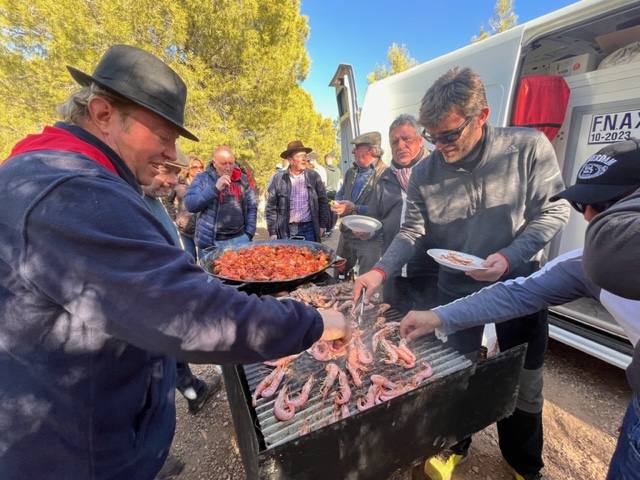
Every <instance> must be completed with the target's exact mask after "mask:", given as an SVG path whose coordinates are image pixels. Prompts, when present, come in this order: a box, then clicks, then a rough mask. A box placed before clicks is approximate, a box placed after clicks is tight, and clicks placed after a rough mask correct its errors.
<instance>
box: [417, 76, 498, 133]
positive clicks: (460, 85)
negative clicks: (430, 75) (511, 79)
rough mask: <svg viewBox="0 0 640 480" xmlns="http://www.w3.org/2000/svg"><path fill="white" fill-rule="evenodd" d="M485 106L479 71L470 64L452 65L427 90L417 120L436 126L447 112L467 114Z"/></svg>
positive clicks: (428, 125) (471, 113)
mask: <svg viewBox="0 0 640 480" xmlns="http://www.w3.org/2000/svg"><path fill="white" fill-rule="evenodd" d="M485 107H487V95H486V94H485V90H484V84H483V83H482V80H481V79H480V75H478V74H477V73H476V72H474V71H473V70H471V69H470V68H460V67H454V68H452V69H451V70H449V71H448V72H447V73H445V74H444V75H442V76H441V77H440V78H438V79H437V80H436V81H435V83H434V84H433V85H431V87H430V88H429V90H427V93H425V94H424V97H423V98H422V103H421V105H420V118H419V120H420V124H421V125H422V126H423V127H425V128H435V127H436V126H437V125H438V123H440V122H441V121H442V119H443V118H444V117H445V116H446V115H448V114H449V113H457V114H458V115H460V116H462V117H465V118H470V117H474V116H476V115H479V114H480V113H481V112H482V109H483V108H485Z"/></svg>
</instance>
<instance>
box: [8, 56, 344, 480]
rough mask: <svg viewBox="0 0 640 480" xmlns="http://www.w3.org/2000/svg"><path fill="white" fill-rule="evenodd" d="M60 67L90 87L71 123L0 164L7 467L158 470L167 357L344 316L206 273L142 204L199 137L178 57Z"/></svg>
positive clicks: (248, 352) (269, 344)
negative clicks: (246, 290) (181, 144)
mask: <svg viewBox="0 0 640 480" xmlns="http://www.w3.org/2000/svg"><path fill="white" fill-rule="evenodd" d="M69 70H70V72H71V74H72V76H73V77H74V78H75V79H76V80H77V81H78V82H79V83H80V84H81V85H82V86H83V88H81V89H80V90H79V91H78V92H76V93H74V94H72V95H71V97H70V98H69V100H68V101H67V102H66V103H65V104H64V105H62V106H61V108H60V112H61V113H62V117H63V118H64V122H60V123H57V124H56V125H55V126H53V127H46V128H45V129H44V130H43V131H42V132H41V133H39V134H35V135H29V136H27V137H26V138H25V139H23V140H22V141H20V142H18V144H16V145H15V147H14V148H13V150H12V152H11V154H10V157H9V159H8V160H7V161H6V162H5V163H4V164H3V165H2V167H1V168H0V203H1V204H2V205H3V208H2V210H1V211H0V224H1V225H2V226H3V228H1V229H0V244H2V245H3V248H2V249H0V271H1V272H2V274H1V275H0V311H1V312H2V315H0V331H1V332H2V335H0V418H2V419H3V427H2V429H0V477H2V478H11V479H34V478H37V479H62V478H74V479H75V478H78V479H80V478H93V479H123V480H124V479H132V478H135V479H141V480H151V479H153V478H154V477H155V476H156V474H157V473H158V471H159V470H160V468H161V466H162V464H163V462H164V461H165V458H166V456H167V453H168V450H169V447H170V445H171V441H172V438H173V433H174V428H175V405H174V387H175V376H176V372H175V368H176V366H175V363H176V359H177V360H179V361H184V362H192V363H207V362H212V363H244V362H254V361H261V360H265V359H272V358H278V357H281V356H284V355H289V354H293V353H297V352H300V351H302V350H304V349H306V348H308V347H309V346H310V345H311V344H312V343H313V342H314V341H316V340H317V339H319V338H321V337H324V338H335V337H342V336H344V335H345V333H346V332H345V328H346V327H345V325H344V323H345V322H344V319H343V318H340V317H337V316H335V314H333V313H331V314H328V313H325V312H318V311H316V310H314V309H312V308H310V307H306V306H304V305H302V304H300V303H296V302H293V301H283V302H279V301H277V300H275V299H272V298H269V297H262V298H258V297H256V296H251V297H248V296H247V295H245V294H243V293H238V292H237V291H236V290H235V289H233V288H229V287H226V286H224V285H222V284H221V283H220V282H218V281H216V280H214V281H212V282H208V281H207V279H208V278H207V275H206V274H205V273H204V272H203V271H202V270H201V269H200V268H198V267H197V266H196V265H194V264H193V263H191V261H190V257H189V256H188V255H186V254H185V253H184V252H183V251H182V250H180V249H179V248H177V247H175V246H174V245H173V244H172V239H171V235H170V234H169V232H168V231H167V229H166V228H165V227H164V226H163V225H162V223H161V222H159V221H158V220H157V219H156V218H155V217H154V215H153V214H152V212H151V211H150V210H149V208H148V207H147V205H146V204H145V203H144V201H143V199H142V192H141V189H140V185H150V184H151V183H152V181H153V179H154V177H156V175H157V174H158V173H159V172H160V169H161V168H162V166H163V165H165V164H166V163H167V162H170V161H175V159H176V140H177V139H178V136H180V135H182V136H184V137H187V138H190V139H192V140H196V136H195V135H193V134H192V133H191V132H189V131H188V130H187V129H186V128H185V127H184V107H185V102H186V94H187V88H186V86H185V84H184V82H183V81H182V79H181V78H180V77H179V76H178V75H177V74H176V73H175V72H174V71H173V70H172V69H171V68H169V67H168V66H167V65H166V64H164V63H163V62H162V61H161V60H160V59H158V58H157V57H155V56H153V55H151V54H149V53H147V52H145V51H144V50H140V49H138V48H134V47H130V46H126V45H116V46H114V47H111V48H110V49H109V50H107V52H106V53H105V54H104V56H103V57H102V59H101V61H100V63H99V64H98V66H97V67H96V69H95V71H94V73H93V75H88V74H86V73H83V72H80V71H79V70H76V69H74V68H71V67H69ZM176 299H188V308H185V304H184V303H183V302H180V301H176ZM34 452H36V453H34Z"/></svg>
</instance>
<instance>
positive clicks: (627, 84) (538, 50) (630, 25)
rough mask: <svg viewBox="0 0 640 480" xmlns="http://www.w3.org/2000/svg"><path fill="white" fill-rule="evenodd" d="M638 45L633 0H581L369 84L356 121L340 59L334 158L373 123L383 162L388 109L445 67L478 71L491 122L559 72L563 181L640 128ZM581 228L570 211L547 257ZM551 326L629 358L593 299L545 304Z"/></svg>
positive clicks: (406, 107) (577, 341)
mask: <svg viewBox="0 0 640 480" xmlns="http://www.w3.org/2000/svg"><path fill="white" fill-rule="evenodd" d="M636 42H638V43H637V44H636ZM624 47H627V48H626V50H624V51H623V48H624ZM636 51H639V52H640V1H625V0H582V1H580V2H578V3H575V4H573V5H570V6H568V7H565V8H562V9H560V10H557V11H555V12H553V13H550V14H548V15H545V16H543V17H540V18H537V19H535V20H532V21H530V22H527V23H524V24H522V25H518V26H516V27H514V28H512V29H510V30H508V31H506V32H503V33H500V34H497V35H494V36H492V37H490V38H488V39H487V40H484V41H482V42H479V43H476V44H471V45H468V46H466V47H463V48H461V49H459V50H456V51H453V52H451V53H448V54H446V55H442V56H440V57H438V58H434V59H433V60H430V61H428V62H425V63H423V64H421V65H418V66H416V67H414V68H412V69H410V70H407V71H405V72H402V73H400V74H397V75H393V76H391V77H388V78H386V79H384V80H380V81H378V82H375V83H373V84H372V85H369V87H368V89H367V92H366V95H365V99H364V105H363V106H362V111H361V113H360V118H359V122H358V121H357V119H356V117H357V108H358V107H357V102H356V101H355V98H356V95H355V89H354V81H353V72H352V71H351V67H350V66H348V65H340V67H339V68H338V70H337V71H336V74H335V76H334V78H333V79H332V81H331V83H330V85H331V86H334V87H336V92H337V95H338V98H337V99H338V109H339V114H340V126H341V139H342V158H343V164H342V167H343V168H345V167H347V166H348V164H350V163H351V160H350V159H351V156H350V153H349V141H350V140H351V139H352V138H353V137H354V136H356V135H358V134H359V132H367V131H372V130H377V131H379V132H381V133H382V138H383V148H384V150H385V157H386V158H385V160H386V161H387V162H388V161H389V160H390V158H389V152H390V148H389V145H388V138H387V135H386V133H387V131H388V128H389V125H390V124H391V122H392V121H393V119H394V118H395V117H397V116H398V115H399V114H401V113H410V114H413V115H415V116H417V115H418V110H419V108H420V100H421V99H422V97H423V95H424V93H425V91H426V90H427V88H428V87H429V86H430V85H431V84H432V83H433V82H434V81H435V80H436V79H437V78H438V77H439V76H441V75H442V74H444V73H445V72H446V71H447V70H449V69H450V68H452V67H454V66H462V67H470V68H472V69H473V70H475V71H476V72H478V73H479V74H480V76H481V77H482V79H483V81H484V84H485V87H486V91H487V98H488V101H489V105H490V107H491V115H490V118H489V121H490V122H491V123H492V124H493V125H496V126H508V125H511V113H512V109H513V105H514V101H515V96H516V92H517V88H518V85H519V82H520V79H521V78H522V77H525V76H528V75H533V74H536V75H551V74H555V75H558V74H560V75H563V76H564V77H565V81H566V82H567V84H568V86H569V88H570V98H569V104H568V107H567V112H566V116H565V119H564V123H563V124H562V126H561V128H560V130H559V132H558V134H557V136H556V137H555V138H554V140H553V145H554V148H555V150H556V153H557V156H558V160H559V163H560V167H561V170H562V172H563V175H564V180H565V182H566V183H567V184H571V183H573V181H574V179H575V177H576V173H577V168H578V167H579V166H580V165H581V163H582V162H583V161H584V159H586V158H587V157H588V156H589V155H590V154H591V153H593V152H595V151H597V150H599V149H600V148H602V147H603V146H604V145H606V144H607V143H611V142H615V141H619V140H624V139H626V138H629V137H630V136H634V137H640V54H638V55H636V54H635V52H636ZM614 58H615V60H613V59H614ZM605 65H606V66H607V68H604V67H605ZM585 228H586V222H585V221H584V219H583V218H582V216H581V215H579V214H577V213H576V212H572V214H571V219H570V221H569V224H568V225H567V227H566V228H565V229H564V231H563V232H562V233H561V234H560V235H558V237H556V239H555V240H554V241H553V242H552V243H551V244H550V245H549V247H548V248H547V256H548V258H553V257H555V256H556V255H558V254H560V253H563V252H566V251H569V250H572V249H575V248H579V247H581V246H582V245H583V239H584V232H585ZM638 313H639V315H640V312H638ZM550 336H551V337H552V338H554V339H556V340H559V341H561V342H563V343H566V344H568V345H571V346H573V347H575V348H578V349H580V350H582V351H584V352H587V353H589V354H591V355H593V356H595V357H598V358H600V359H602V360H605V361H607V362H609V363H611V364H613V365H616V366H619V367H622V368H624V367H626V366H627V365H628V364H629V362H630V360H631V357H630V355H631V352H632V347H631V344H630V342H629V341H628V339H627V337H626V336H625V334H624V332H623V331H622V329H621V328H620V327H619V326H618V324H617V323H616V322H615V321H614V320H613V318H612V317H611V316H610V315H609V314H608V312H606V311H605V310H604V308H603V307H602V306H601V305H600V304H599V303H598V302H597V301H593V300H589V299H581V300H578V301H575V302H571V303H568V304H566V305H563V306H560V307H556V308H553V309H552V310H551V315H550Z"/></svg>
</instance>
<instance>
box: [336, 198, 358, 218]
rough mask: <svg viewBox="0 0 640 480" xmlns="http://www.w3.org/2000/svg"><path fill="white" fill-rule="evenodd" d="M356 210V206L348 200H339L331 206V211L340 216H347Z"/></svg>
mask: <svg viewBox="0 0 640 480" xmlns="http://www.w3.org/2000/svg"><path fill="white" fill-rule="evenodd" d="M355 210H356V204H355V203H353V202H350V201H349V200H339V201H336V202H335V203H334V204H333V205H331V211H332V212H334V213H337V214H338V215H340V216H344V215H349V214H350V213H352V212H354V211H355Z"/></svg>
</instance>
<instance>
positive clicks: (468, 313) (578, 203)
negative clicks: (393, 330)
mask: <svg viewBox="0 0 640 480" xmlns="http://www.w3.org/2000/svg"><path fill="white" fill-rule="evenodd" d="M638 188H640V145H639V144H638V141H637V140H630V141H626V142H622V143H617V144H614V145H611V146H607V147H605V148H603V149H601V150H600V151H599V152H598V153H596V154H594V155H592V156H590V157H589V158H588V159H587V161H586V162H585V163H584V165H583V166H582V167H581V168H580V171H579V172H578V178H577V180H576V183H575V185H573V186H572V187H569V188H567V189H566V190H565V191H563V192H561V193H559V194H557V195H555V196H554V197H552V198H551V199H552V200H558V199H561V198H564V199H567V200H569V202H570V203H571V205H573V206H574V208H575V209H576V210H577V211H578V212H580V213H581V214H582V215H583V216H584V219H585V220H586V221H587V222H589V223H590V224H591V221H592V219H593V218H594V217H596V215H598V214H600V213H602V212H608V211H609V209H610V207H611V206H613V205H614V204H616V205H617V204H618V202H620V201H621V200H622V199H626V198H627V197H628V196H629V195H630V194H631V193H632V192H634V191H635V190H637V189H638ZM598 218H601V217H598ZM590 228H591V226H590ZM625 235H628V227H627V228H625V229H624V230H623V231H622V232H621V235H620V234H619V235H617V237H621V236H622V237H624V236H625ZM627 242H628V239H627ZM614 245H615V242H614V238H612V237H611V236H610V237H608V238H607V239H606V241H602V242H601V245H600V251H599V253H598V257H604V258H605V259H607V258H611V255H609V254H610V253H612V251H613V250H612V247H614ZM628 246H629V244H628V243H626V242H625V243H622V244H621V245H618V246H615V247H614V248H616V249H617V250H618V251H623V252H625V253H626V255H625V257H626V258H627V260H626V263H629V260H630V259H631V258H632V257H631V255H630V254H631V252H629V251H628V250H629V249H628V248H627V247H628ZM605 252H606V254H605ZM582 255H583V251H582V249H581V248H580V249H577V250H573V251H571V252H568V253H565V254H563V255H560V256H559V257H557V258H555V259H554V260H553V261H551V262H549V263H547V264H546V265H545V266H544V268H543V269H542V270H539V271H537V272H535V273H534V274H532V275H529V276H528V277H520V278H517V279H515V280H508V281H506V282H500V283H495V284H493V285H491V286H490V287H487V288H485V289H483V290H481V291H480V292H477V293H474V294H473V295H470V296H468V297H466V298H463V299H460V300H457V301H456V302H454V303H450V304H448V305H444V306H441V307H437V308H434V309H433V310H432V311H429V310H428V311H412V312H409V313H408V314H407V316H406V317H405V318H404V319H403V320H402V322H401V324H400V333H401V335H402V336H403V337H405V338H407V339H408V340H413V339H415V338H417V337H420V336H422V335H426V334H428V333H431V332H433V331H434V330H435V329H436V328H437V329H439V330H440V331H441V332H442V333H444V334H445V335H448V334H451V333H453V332H456V331H459V330H462V329H466V328H470V327H474V326H479V325H485V324H487V323H492V322H496V323H497V322H506V321H508V320H510V319H512V318H516V317H521V316H523V315H527V314H529V313H533V312H535V311H537V310H540V309H542V308H546V307H548V306H552V305H561V304H564V303H567V302H570V301H573V300H577V299H578V298H581V297H591V298H594V299H597V300H600V302H602V304H603V306H604V307H605V308H606V309H607V310H608V311H609V313H611V315H612V316H613V317H614V318H615V319H616V320H617V321H618V323H620V326H621V327H623V329H624V330H625V332H626V334H627V336H628V337H629V339H630V340H631V343H633V344H634V346H635V353H634V362H633V363H632V364H631V366H630V367H629V368H628V370H627V377H628V379H629V384H630V385H631V387H632V389H633V391H634V392H635V393H634V397H633V399H632V402H631V403H630V407H629V411H630V413H629V414H628V417H634V418H635V422H636V423H637V422H638V420H637V419H638V416H639V414H640V407H638V406H640V403H639V402H638V393H639V392H640V364H639V363H638V359H639V358H640V350H639V348H640V347H639V346H638V345H640V344H639V343H638V339H640V317H639V316H638V312H640V301H638V300H640V293H636V295H635V297H636V300H630V299H627V298H623V297H620V296H618V295H614V294H613V293H611V292H609V291H607V290H604V289H603V288H601V287H599V286H598V285H596V283H594V282H593V281H592V280H591V279H589V277H588V276H587V274H586V273H585V269H584V268H583V267H584V266H583V261H582ZM624 270H625V268H624V267H622V268H621V267H620V265H618V268H617V271H608V272H607V276H606V278H607V280H609V279H614V278H620V280H621V281H620V282H619V283H622V282H626V285H624V286H623V292H624V293H628V292H627V290H625V287H627V286H628V285H629V284H633V283H634V282H633V281H631V282H629V280H631V278H630V276H629V275H626V276H625V275H623V276H622V277H624V279H623V278H621V275H620V273H621V272H623V271H624ZM636 277H637V275H636ZM605 283H608V282H605ZM636 284H637V282H636ZM614 288H615V286H614ZM636 290H637V291H638V292H640V289H637V288H636ZM631 296H632V295H629V297H631ZM625 421H626V420H625ZM628 423H629V432H628V435H622V434H621V435H620V438H619V440H618V443H619V445H618V448H617V453H616V455H614V458H613V459H612V462H611V468H610V472H609V478H611V479H614V478H640V457H637V456H636V457H635V459H636V461H635V462H633V459H634V456H633V455H629V454H625V453H624V452H627V451H629V446H628V443H630V442H633V441H635V442H636V444H637V443H638V442H640V430H638V429H636V430H635V433H634V432H633V431H631V420H629V422H628ZM623 430H624V427H623ZM634 435H635V436H634ZM618 452H619V453H618ZM632 473H633V474H632Z"/></svg>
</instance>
